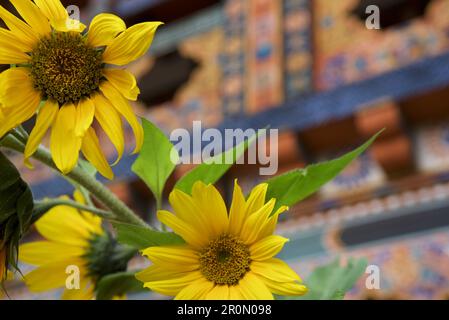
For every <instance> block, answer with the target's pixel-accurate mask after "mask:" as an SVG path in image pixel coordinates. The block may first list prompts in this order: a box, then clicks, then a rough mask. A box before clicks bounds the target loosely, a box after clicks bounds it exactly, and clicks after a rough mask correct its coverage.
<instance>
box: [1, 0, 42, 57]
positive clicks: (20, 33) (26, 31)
mask: <svg viewBox="0 0 449 320" xmlns="http://www.w3.org/2000/svg"><path fill="white" fill-rule="evenodd" d="M42 1H43V0H42ZM0 19H2V20H3V22H4V23H5V24H6V26H7V27H8V28H9V30H11V31H12V32H13V33H14V35H15V36H16V37H17V38H18V39H19V40H18V41H21V42H23V43H26V44H27V46H29V47H30V48H33V47H34V46H35V45H36V44H37V42H38V41H39V36H38V34H37V33H36V32H35V31H33V29H32V28H31V27H30V26H29V25H27V24H26V23H25V22H23V21H22V20H20V19H19V18H17V17H16V16H15V15H13V14H12V13H10V12H9V11H8V10H6V9H5V8H3V7H2V6H0Z"/></svg>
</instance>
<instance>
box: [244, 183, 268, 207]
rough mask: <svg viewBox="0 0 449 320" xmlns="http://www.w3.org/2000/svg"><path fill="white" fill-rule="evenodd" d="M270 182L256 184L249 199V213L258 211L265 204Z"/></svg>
mask: <svg viewBox="0 0 449 320" xmlns="http://www.w3.org/2000/svg"><path fill="white" fill-rule="evenodd" d="M267 190H268V184H266V183H261V184H259V185H258V186H256V187H255V188H254V189H253V190H252V191H251V193H250V195H249V197H248V200H247V210H248V215H250V214H252V213H253V212H256V211H257V210H259V209H260V208H262V207H263V205H264V204H265V196H266V194H267Z"/></svg>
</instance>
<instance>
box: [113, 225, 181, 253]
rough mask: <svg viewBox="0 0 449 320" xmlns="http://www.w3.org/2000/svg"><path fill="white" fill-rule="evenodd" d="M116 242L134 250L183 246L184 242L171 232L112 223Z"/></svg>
mask: <svg viewBox="0 0 449 320" xmlns="http://www.w3.org/2000/svg"><path fill="white" fill-rule="evenodd" d="M114 228H115V229H116V230H117V240H118V241H119V242H120V243H122V244H127V245H129V246H132V247H134V248H136V249H139V250H142V249H145V248H148V247H154V246H164V245H176V244H184V243H185V242H184V240H183V239H182V238H181V237H180V236H178V235H177V234H175V233H173V232H162V231H155V230H151V229H148V228H144V227H139V226H135V225H130V224H125V223H114Z"/></svg>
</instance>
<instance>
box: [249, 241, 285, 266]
mask: <svg viewBox="0 0 449 320" xmlns="http://www.w3.org/2000/svg"><path fill="white" fill-rule="evenodd" d="M288 241H289V240H288V239H287V238H284V237H281V236H276V235H271V236H268V237H266V238H264V239H262V240H260V241H257V242H256V243H254V244H253V245H252V246H251V247H250V248H249V251H250V253H251V260H255V261H264V260H268V259H271V258H273V257H274V256H276V255H277V254H278V253H279V252H281V250H282V248H283V247H284V244H285V243H286V242H288Z"/></svg>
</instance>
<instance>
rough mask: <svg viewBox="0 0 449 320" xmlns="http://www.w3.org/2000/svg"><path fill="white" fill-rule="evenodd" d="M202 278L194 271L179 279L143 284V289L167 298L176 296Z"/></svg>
mask: <svg viewBox="0 0 449 320" xmlns="http://www.w3.org/2000/svg"><path fill="white" fill-rule="evenodd" d="M202 277H203V276H202V274H201V273H200V272H199V271H195V272H191V273H189V274H187V275H186V276H183V277H180V278H175V279H170V280H161V281H152V282H146V283H145V284H144V287H145V288H149V289H151V290H153V291H155V292H158V293H160V294H164V295H168V296H176V295H177V294H178V293H179V292H180V291H181V290H182V289H184V288H185V287H186V286H188V285H190V284H192V283H193V282H195V281H198V280H199V279H201V278H202Z"/></svg>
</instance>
